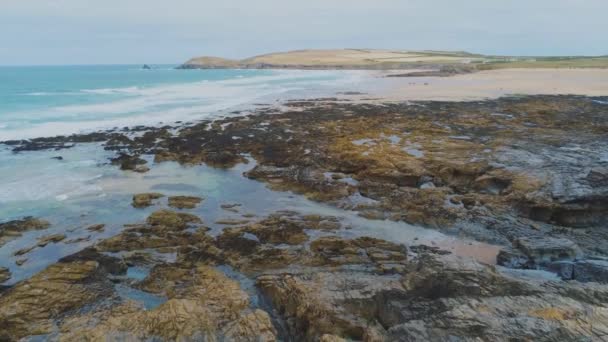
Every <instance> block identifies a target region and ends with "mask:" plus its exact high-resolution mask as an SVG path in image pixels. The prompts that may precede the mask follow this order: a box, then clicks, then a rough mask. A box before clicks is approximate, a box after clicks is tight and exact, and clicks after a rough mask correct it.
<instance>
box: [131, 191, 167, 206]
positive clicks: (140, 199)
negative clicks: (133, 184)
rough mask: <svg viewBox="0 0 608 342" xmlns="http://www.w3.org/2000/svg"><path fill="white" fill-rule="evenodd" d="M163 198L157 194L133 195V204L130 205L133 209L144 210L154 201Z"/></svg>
mask: <svg viewBox="0 0 608 342" xmlns="http://www.w3.org/2000/svg"><path fill="white" fill-rule="evenodd" d="M163 196H164V195H163V194H160V193H157V192H147V193H141V194H135V195H133V202H132V203H131V205H132V206H133V207H134V208H146V207H149V206H151V205H152V202H153V201H154V200H157V199H159V198H161V197H163Z"/></svg>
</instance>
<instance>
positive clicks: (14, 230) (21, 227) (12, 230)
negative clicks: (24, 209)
mask: <svg viewBox="0 0 608 342" xmlns="http://www.w3.org/2000/svg"><path fill="white" fill-rule="evenodd" d="M50 226H51V224H50V223H49V222H47V221H44V220H40V219H37V218H34V217H25V218H23V219H21V220H13V221H8V222H4V223H0V247H1V246H3V245H4V244H5V243H7V242H8V241H10V240H13V239H16V238H17V237H20V236H21V235H22V234H23V233H25V232H29V231H32V230H44V229H47V228H49V227H50Z"/></svg>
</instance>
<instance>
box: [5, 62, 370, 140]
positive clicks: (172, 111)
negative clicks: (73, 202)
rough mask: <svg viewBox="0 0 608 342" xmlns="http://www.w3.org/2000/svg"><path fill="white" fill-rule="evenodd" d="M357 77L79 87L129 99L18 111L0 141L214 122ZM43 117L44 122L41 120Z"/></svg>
mask: <svg viewBox="0 0 608 342" xmlns="http://www.w3.org/2000/svg"><path fill="white" fill-rule="evenodd" d="M360 77H361V73H357V72H335V71H298V70H293V71H275V72H273V73H272V74H271V75H258V76H249V77H244V78H232V79H227V80H221V81H209V80H207V81H200V82H193V83H182V84H172V85H163V86H155V87H136V86H134V87H123V88H100V89H83V90H82V92H84V93H89V94H98V95H108V94H121V95H128V96H127V97H126V98H122V99H118V100H112V101H106V102H102V103H95V104H86V105H69V106H60V107H55V108H50V109H48V110H45V111H44V112H43V113H41V112H40V111H36V112H30V113H27V112H21V113H18V115H17V114H15V115H13V116H12V118H10V117H9V118H6V117H5V123H4V124H5V125H6V124H8V126H9V127H4V129H3V128H2V127H0V141H1V140H11V139H24V138H33V137H44V136H54V135H61V134H72V133H80V132H85V131H93V130H98V129H108V128H114V127H123V126H133V125H157V124H159V123H165V124H167V123H171V122H175V121H190V120H196V119H201V120H202V119H208V118H214V117H216V116H217V115H221V114H222V113H220V112H221V111H227V110H229V109H230V108H234V107H237V106H242V105H245V104H247V103H253V102H254V101H255V100H258V99H261V98H264V99H278V98H281V96H284V95H285V94H287V93H294V94H299V93H298V91H314V90H318V89H319V88H322V87H335V86H340V85H349V84H353V83H356V82H358V80H359V78H360ZM300 95H301V94H300ZM294 96H295V95H294ZM41 118H43V119H45V120H46V122H40V121H41V120H40V119H41ZM11 119H12V120H11ZM28 121H29V122H32V121H37V122H40V123H35V124H31V123H28ZM8 128H10V129H8Z"/></svg>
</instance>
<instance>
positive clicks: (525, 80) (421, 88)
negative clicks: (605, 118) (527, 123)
mask: <svg viewBox="0 0 608 342" xmlns="http://www.w3.org/2000/svg"><path fill="white" fill-rule="evenodd" d="M372 73H374V74H375V75H376V76H377V77H379V78H384V77H385V76H387V75H391V74H403V73H404V71H391V72H372ZM379 84H380V88H379V89H378V90H376V92H374V89H369V91H370V94H373V95H374V97H376V96H377V97H379V98H382V99H386V100H391V101H405V100H410V101H413V100H438V101H467V100H481V99H493V98H498V97H501V96H506V95H586V96H608V69H499V70H488V71H479V72H475V73H470V74H462V75H455V76H450V77H394V78H386V79H383V80H382V81H379ZM362 98H364V96H362Z"/></svg>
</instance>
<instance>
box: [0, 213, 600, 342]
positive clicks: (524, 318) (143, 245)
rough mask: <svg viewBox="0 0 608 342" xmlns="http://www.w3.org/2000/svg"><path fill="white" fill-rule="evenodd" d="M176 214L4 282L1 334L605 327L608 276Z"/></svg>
mask: <svg viewBox="0 0 608 342" xmlns="http://www.w3.org/2000/svg"><path fill="white" fill-rule="evenodd" d="M183 215H184V213H176V212H172V211H169V210H164V209H162V210H159V211H157V212H154V213H152V214H151V215H150V216H149V217H148V219H147V220H146V222H145V223H141V224H134V225H129V226H127V227H125V231H124V232H122V233H121V234H119V235H117V236H114V237H111V238H108V239H106V240H102V241H101V242H100V243H98V244H97V245H96V246H94V247H90V248H87V249H84V250H82V251H81V252H78V253H76V254H73V255H70V256H68V257H65V258H63V259H61V260H60V261H59V262H58V263H56V264H53V265H51V266H50V267H48V268H47V269H45V270H44V271H42V272H41V273H39V274H37V275H35V276H34V277H32V278H30V279H28V280H25V281H23V282H20V283H17V284H16V285H14V286H13V287H11V288H9V289H8V290H5V292H3V293H0V304H1V305H0V326H1V327H3V330H2V331H3V334H4V335H3V336H2V337H3V338H4V339H6V340H17V339H19V338H22V337H26V336H32V335H45V336H47V337H48V338H49V339H59V340H65V341H82V340H99V339H101V340H105V339H114V338H120V339H128V340H149V339H153V340H167V341H168V340H238V341H241V340H242V341H274V340H294V341H315V340H319V341H341V340H361V341H363V340H365V341H412V340H445V339H449V338H454V337H457V338H461V339H464V340H474V339H487V338H491V339H493V340H507V339H532V340H534V339H542V338H545V337H546V336H549V337H551V338H553V339H559V340H576V339H579V338H581V337H589V338H591V339H600V338H602V337H603V336H605V335H603V334H605V333H606V332H608V326H606V322H608V320H607V319H608V312H607V311H606V310H605V307H606V305H607V304H608V288H607V287H606V286H602V285H599V284H592V283H589V284H583V283H580V282H563V281H559V280H556V279H552V278H548V279H546V280H545V279H543V278H537V277H536V276H534V277H533V278H534V279H535V280H532V279H531V278H526V277H522V276H521V275H519V274H517V273H510V271H509V270H508V269H497V268H496V267H493V266H489V265H483V264H479V263H477V262H475V261H472V260H469V259H462V258H459V257H455V256H453V255H451V254H446V253H438V250H437V249H433V248H430V247H428V246H427V247H426V248H422V247H419V246H418V247H417V248H414V249H413V250H415V251H416V252H415V253H412V252H410V251H409V250H408V248H407V246H404V245H400V244H395V243H392V242H389V241H385V240H380V239H376V238H371V237H357V238H345V237H342V236H340V235H338V234H339V233H340V232H341V231H344V229H345V228H347V227H344V226H343V225H342V223H341V222H340V220H339V219H336V218H335V217H331V216H321V215H302V214H299V213H297V212H291V211H283V212H277V213H275V214H272V215H270V216H268V217H265V218H261V219H259V220H257V221H255V222H251V223H249V224H246V225H243V226H239V227H232V228H228V229H224V231H223V232H222V233H221V234H220V235H218V236H216V237H212V236H210V235H208V234H207V232H206V231H207V229H206V228H205V227H204V226H202V223H201V222H202V220H201V219H198V218H196V219H195V216H193V215H190V214H185V215H186V216H183ZM193 228H195V229H193ZM168 255H174V257H171V258H169V259H167V256H168ZM133 269H145V270H148V271H146V272H145V273H144V274H143V276H141V277H140V276H134V275H133V272H132V271H131V270H133ZM587 272H596V271H592V270H591V269H588V270H587ZM125 289H126V290H125ZM125 293H127V294H131V293H135V294H137V295H136V296H134V295H133V294H131V295H125ZM148 296H150V297H151V298H152V299H145V298H147V297H148ZM142 298H143V299H142ZM151 300H153V302H152V303H154V304H151V303H150V301H151Z"/></svg>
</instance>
